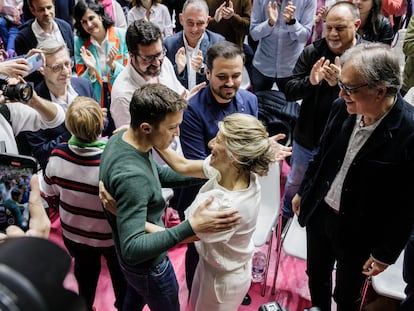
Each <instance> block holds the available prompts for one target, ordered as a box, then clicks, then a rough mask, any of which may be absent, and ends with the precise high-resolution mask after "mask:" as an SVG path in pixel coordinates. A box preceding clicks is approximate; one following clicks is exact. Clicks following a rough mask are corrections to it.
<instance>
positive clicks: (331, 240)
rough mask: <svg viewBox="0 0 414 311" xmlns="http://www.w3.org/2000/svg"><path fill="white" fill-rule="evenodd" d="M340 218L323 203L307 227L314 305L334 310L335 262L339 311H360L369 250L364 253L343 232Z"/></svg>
mask: <svg viewBox="0 0 414 311" xmlns="http://www.w3.org/2000/svg"><path fill="white" fill-rule="evenodd" d="M340 217H341V216H340V215H338V214H337V213H335V212H334V211H333V210H332V209H331V208H330V207H328V206H327V205H326V204H325V203H322V204H320V205H319V206H318V207H317V210H316V211H315V213H314V214H313V215H312V218H311V219H310V221H309V223H308V224H307V225H306V233H307V271H306V273H307V274H308V277H309V290H310V294H311V299H312V304H313V306H317V307H319V308H320V309H321V310H322V311H330V310H331V299H332V271H333V269H334V266H335V262H336V286H335V290H334V294H333V296H334V299H335V302H336V303H337V310H338V311H353V310H358V307H359V304H360V297H361V288H362V286H363V284H364V282H365V276H364V275H363V274H362V266H363V264H364V263H365V261H366V260H367V259H368V258H369V255H370V254H369V251H368V250H364V247H363V245H362V244H363V243H359V241H358V240H359V239H358V238H356V239H355V237H347V236H346V235H347V232H340V231H341V229H340ZM344 241H352V242H350V243H345V242H344ZM360 244H361V245H360ZM351 245H352V246H351Z"/></svg>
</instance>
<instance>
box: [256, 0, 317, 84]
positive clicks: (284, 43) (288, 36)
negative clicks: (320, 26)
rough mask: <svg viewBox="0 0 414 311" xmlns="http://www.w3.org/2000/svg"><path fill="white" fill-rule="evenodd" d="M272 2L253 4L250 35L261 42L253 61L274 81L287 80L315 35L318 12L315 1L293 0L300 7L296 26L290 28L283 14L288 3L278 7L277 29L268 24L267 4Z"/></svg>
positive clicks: (263, 0) (297, 10)
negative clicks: (307, 43)
mask: <svg viewBox="0 0 414 311" xmlns="http://www.w3.org/2000/svg"><path fill="white" fill-rule="evenodd" d="M268 2H269V0H255V1H253V9H252V16H251V18H250V35H251V37H252V38H253V40H255V41H258V40H260V41H259V44H258V46H257V50H256V53H255V55H254V58H253V65H254V67H255V68H256V69H257V70H259V71H260V72H261V73H262V74H263V75H265V76H267V77H272V78H286V77H289V76H291V75H292V70H293V68H294V66H295V64H296V60H297V59H298V58H299V55H300V53H301V52H302V50H303V48H304V47H305V44H306V42H307V40H308V38H309V36H310V35H311V30H312V26H313V20H314V17H315V13H316V1H315V0H302V1H298V0H293V4H294V5H295V6H296V11H295V14H294V16H295V19H296V23H295V24H293V25H286V21H285V18H284V17H283V11H284V9H285V7H286V5H287V3H288V0H282V4H281V6H280V5H279V6H278V10H279V17H278V19H277V22H276V24H275V25H274V26H270V25H269V24H268V16H267V12H266V11H267V4H268Z"/></svg>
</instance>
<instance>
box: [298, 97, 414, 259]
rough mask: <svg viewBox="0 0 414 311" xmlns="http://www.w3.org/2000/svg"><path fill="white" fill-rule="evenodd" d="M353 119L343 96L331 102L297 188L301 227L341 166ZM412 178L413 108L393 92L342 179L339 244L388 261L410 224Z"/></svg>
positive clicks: (396, 252) (397, 251)
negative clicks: (318, 141) (316, 149)
mask: <svg viewBox="0 0 414 311" xmlns="http://www.w3.org/2000/svg"><path fill="white" fill-rule="evenodd" d="M355 119H356V115H349V114H348V112H347V110H346V105H345V103H344V100H343V99H337V100H336V101H335V102H334V103H333V106H332V111H331V115H330V117H329V119H328V123H327V126H326V129H325V132H324V134H323V136H322V139H321V145H320V150H319V153H318V154H317V155H316V156H315V158H314V159H313V161H312V162H311V163H310V164H309V168H308V170H307V172H306V174H305V178H304V180H303V182H302V184H301V187H300V189H299V191H298V193H299V195H301V196H302V202H301V209H300V215H299V222H300V224H301V225H302V226H305V225H306V224H307V223H308V222H309V221H310V220H311V219H312V217H313V215H314V213H315V211H316V210H317V209H318V208H323V207H322V205H321V204H320V203H321V202H322V201H323V200H324V197H325V196H326V194H327V192H328V190H329V188H330V186H331V185H332V182H333V180H334V178H335V176H336V174H337V173H338V171H339V169H340V168H341V165H342V162H343V159H344V156H345V153H346V149H347V146H348V141H349V139H350V136H351V133H352V130H353V127H354V124H355ZM413 176H414V107H413V106H411V105H410V104H408V103H407V102H405V101H404V100H403V99H402V98H401V96H400V95H398V99H397V101H396V103H395V105H394V106H393V107H392V109H391V110H390V111H389V113H388V114H387V115H386V116H385V117H384V119H383V120H382V121H381V123H380V124H379V125H378V127H377V128H376V129H375V130H374V132H373V133H372V135H371V136H370V137H369V138H368V140H367V142H366V143H365V144H364V145H363V146H362V148H361V150H360V151H359V152H358V153H357V154H356V156H355V158H354V160H353V161H352V163H351V165H350V167H349V170H348V172H347V175H346V177H345V180H344V183H343V187H342V193H341V202H340V210H339V226H340V230H341V231H342V232H343V236H342V237H341V245H342V244H343V245H344V246H345V247H346V248H347V249H351V250H354V249H358V247H359V249H361V247H362V248H363V249H365V250H369V252H370V253H371V254H372V255H373V256H374V258H376V259H377V260H380V261H382V262H385V263H393V262H394V261H395V260H396V259H397V257H398V256H399V254H400V252H401V250H402V249H403V248H404V245H405V243H406V242H407V240H408V237H409V234H410V231H411V228H412V224H413V214H414V213H413V211H414V208H413V189H414V178H413ZM315 217H316V216H315ZM312 220H313V219H312ZM315 221H316V222H317V219H315ZM357 245H358V246H357Z"/></svg>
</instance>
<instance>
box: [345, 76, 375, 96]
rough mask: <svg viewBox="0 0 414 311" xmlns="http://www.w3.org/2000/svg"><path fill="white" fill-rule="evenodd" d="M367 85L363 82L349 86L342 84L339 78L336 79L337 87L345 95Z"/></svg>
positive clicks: (349, 94)
mask: <svg viewBox="0 0 414 311" xmlns="http://www.w3.org/2000/svg"><path fill="white" fill-rule="evenodd" d="M368 85H369V84H368V83H365V84H362V85H358V86H349V85H346V84H344V83H343V82H342V81H341V80H339V79H338V86H339V88H340V89H341V90H343V91H344V92H345V94H346V95H347V96H351V95H352V94H354V93H355V91H356V90H359V89H360V88H363V87H365V86H368Z"/></svg>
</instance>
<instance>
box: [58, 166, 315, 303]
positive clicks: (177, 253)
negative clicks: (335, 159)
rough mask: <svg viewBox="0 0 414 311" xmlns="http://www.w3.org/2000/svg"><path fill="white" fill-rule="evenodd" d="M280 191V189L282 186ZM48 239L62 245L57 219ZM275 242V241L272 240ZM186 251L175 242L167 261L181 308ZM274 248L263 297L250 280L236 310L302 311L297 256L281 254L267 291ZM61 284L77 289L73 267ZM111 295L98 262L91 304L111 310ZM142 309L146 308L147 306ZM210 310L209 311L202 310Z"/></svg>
mask: <svg viewBox="0 0 414 311" xmlns="http://www.w3.org/2000/svg"><path fill="white" fill-rule="evenodd" d="M288 170H289V167H288V166H287V165H286V164H284V165H283V169H282V178H281V179H282V180H281V185H283V184H284V180H285V178H286V175H287V172H288ZM282 190H283V189H282ZM50 240H52V241H54V242H56V243H57V244H59V245H61V246H62V247H64V246H63V242H62V238H61V229H60V222H59V220H55V221H54V222H53V223H52V230H51V234H50ZM273 245H275V243H273ZM262 248H263V251H266V248H267V246H266V245H265V246H263V247H262ZM185 251H186V246H185V245H179V246H176V247H174V248H173V249H171V250H170V251H169V255H170V258H171V261H172V262H173V265H174V270H175V272H176V275H177V279H178V283H179V284H180V293H179V295H180V304H181V310H185V309H186V304H187V297H188V289H187V287H186V282H185V268H184V254H185ZM275 258H276V251H275V249H273V250H272V256H271V262H270V266H269V276H268V280H267V286H266V293H265V296H264V297H262V296H261V284H258V283H252V285H251V287H250V290H249V294H250V296H251V298H252V303H251V304H250V305H249V306H240V307H239V311H248V310H254V311H256V310H258V308H259V306H261V305H262V304H264V303H267V302H271V301H278V302H279V303H280V305H281V306H282V307H287V308H288V309H289V310H290V311H302V310H303V309H304V308H307V307H309V306H310V301H309V291H308V287H307V276H306V273H305V269H306V263H305V262H304V261H303V260H301V259H297V258H293V257H290V256H288V255H286V254H284V253H283V251H282V253H281V258H280V259H281V260H280V266H279V271H278V277H277V281H276V292H275V295H272V294H271V286H272V283H273V275H274V269H275ZM65 286H66V287H67V288H68V289H71V290H73V291H75V292H76V291H77V283H76V279H75V277H74V275H73V269H71V271H70V272H69V274H68V276H67V277H66V280H65ZM113 303H114V294H113V290H112V285H111V281H110V278H109V273H108V270H107V268H106V265H105V263H104V261H103V263H102V273H101V276H100V279H99V284H98V288H97V293H96V299H95V307H96V310H97V311H115V310H116V309H115V308H114V307H113ZM144 310H149V309H148V308H146V309H144ZM206 311H213V310H206Z"/></svg>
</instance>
